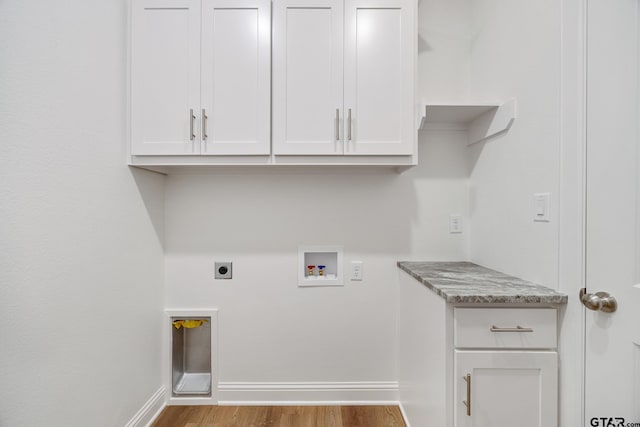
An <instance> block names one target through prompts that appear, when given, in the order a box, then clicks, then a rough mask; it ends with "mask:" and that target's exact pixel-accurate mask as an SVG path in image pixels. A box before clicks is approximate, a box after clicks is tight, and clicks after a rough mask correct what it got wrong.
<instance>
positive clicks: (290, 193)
mask: <svg viewBox="0 0 640 427" xmlns="http://www.w3.org/2000/svg"><path fill="white" fill-rule="evenodd" d="M433 136H434V135H432V138H431V139H430V140H429V138H428V135H426V134H425V135H422V137H423V139H424V140H423V141H422V142H421V148H420V166H418V167H416V168H413V169H411V170H409V171H407V172H405V173H403V174H401V175H398V174H396V173H395V172H391V171H387V170H370V169H366V170H354V169H353V168H344V169H340V168H334V169H326V168H302V169H299V168H296V169H292V170H290V169H279V170H278V171H271V172H268V173H267V172H259V171H255V170H251V169H248V170H243V171H240V172H229V173H225V172H220V173H218V174H215V175H206V176H205V175H196V176H191V175H173V176H170V177H169V178H168V179H167V191H166V283H167V290H166V295H167V306H168V307H170V308H206V307H218V308H219V310H220V311H219V325H220V331H219V337H220V338H219V339H220V345H219V363H220V366H219V368H220V377H219V379H220V381H221V383H223V384H222V385H221V389H223V387H224V383H229V382H249V383H260V382H274V381H275V382H279V381H284V382H344V381H348V382H378V381H396V379H397V373H396V359H395V340H396V335H395V334H396V331H395V321H396V320H395V319H396V298H397V281H398V279H397V267H396V261H398V260H400V259H454V260H462V259H466V258H467V246H468V244H467V239H466V234H462V235H450V234H449V233H448V216H449V214H450V213H452V212H456V213H461V214H463V215H465V216H466V212H467V192H468V187H467V178H466V177H467V171H466V165H465V162H464V149H465V146H464V143H463V142H462V141H461V140H460V139H461V138H460V137H459V136H456V134H451V135H449V136H448V137H438V136H437V135H435V137H433ZM299 245H341V246H343V247H344V261H345V267H346V268H345V269H346V270H347V272H348V270H349V263H350V261H351V260H361V261H363V262H364V280H363V281H362V282H360V283H358V282H351V281H349V280H348V278H347V279H346V280H345V286H344V287H337V288H299V287H298V286H297V259H298V258H297V257H298V253H297V250H298V246H299ZM214 261H233V279H232V280H230V281H221V280H214V279H213V263H214ZM221 399H222V400H224V393H222V395H221Z"/></svg>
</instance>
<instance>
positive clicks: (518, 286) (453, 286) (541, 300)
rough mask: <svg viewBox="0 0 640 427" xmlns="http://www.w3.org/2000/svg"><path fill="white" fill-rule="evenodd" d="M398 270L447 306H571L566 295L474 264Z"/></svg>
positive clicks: (403, 264) (408, 265)
mask: <svg viewBox="0 0 640 427" xmlns="http://www.w3.org/2000/svg"><path fill="white" fill-rule="evenodd" d="M397 266H398V267H399V268H400V269H401V270H402V271H404V272H406V273H407V274H409V275H411V276H412V277H413V278H414V279H416V280H417V281H419V282H420V283H422V284H424V285H425V286H426V287H427V288H428V289H431V290H432V291H433V292H435V293H436V294H437V295H439V296H440V297H442V298H443V299H444V300H445V301H446V302H447V303H452V304H466V303H469V304H566V303H567V302H568V296H567V295H566V294H564V293H561V292H557V291H555V290H554V289H551V288H548V287H546V286H541V285H537V284H535V283H531V282H527V281H525V280H523V279H520V278H517V277H514V276H509V275H506V274H504V273H501V272H499V271H495V270H491V269H488V268H486V267H483V266H480V265H477V264H474V263H470V262H416V261H398V262H397ZM438 276H440V277H438Z"/></svg>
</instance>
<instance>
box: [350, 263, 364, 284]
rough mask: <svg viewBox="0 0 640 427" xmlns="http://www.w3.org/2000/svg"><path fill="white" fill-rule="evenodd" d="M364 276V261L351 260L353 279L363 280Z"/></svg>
mask: <svg viewBox="0 0 640 427" xmlns="http://www.w3.org/2000/svg"><path fill="white" fill-rule="evenodd" d="M362 277H363V274H362V261H351V280H358V281H361V280H362Z"/></svg>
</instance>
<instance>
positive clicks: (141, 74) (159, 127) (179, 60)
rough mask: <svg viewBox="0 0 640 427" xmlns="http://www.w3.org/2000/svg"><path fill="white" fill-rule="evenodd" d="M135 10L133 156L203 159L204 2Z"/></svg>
mask: <svg viewBox="0 0 640 427" xmlns="http://www.w3.org/2000/svg"><path fill="white" fill-rule="evenodd" d="M132 7H133V10H132V34H131V37H132V52H131V154H133V155H152V154H172V155H187V154H199V153H200V144H199V142H200V140H199V135H198V132H197V130H198V126H196V123H195V118H193V116H192V114H191V113H192V112H193V115H196V114H197V110H198V108H199V107H200V1H199V0H169V1H167V0H135V1H133V5H132Z"/></svg>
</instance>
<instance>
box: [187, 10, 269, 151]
mask: <svg viewBox="0 0 640 427" xmlns="http://www.w3.org/2000/svg"><path fill="white" fill-rule="evenodd" d="M270 105H271V3H270V1H269V0H203V3H202V110H201V111H199V112H198V117H199V118H200V120H199V121H200V123H199V126H200V128H201V129H202V134H201V140H202V154H216V155H232V154H241V155H246V154H256V155H257V154H269V153H270V151H271V147H270V137H271V126H270V122H271V109H270Z"/></svg>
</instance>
